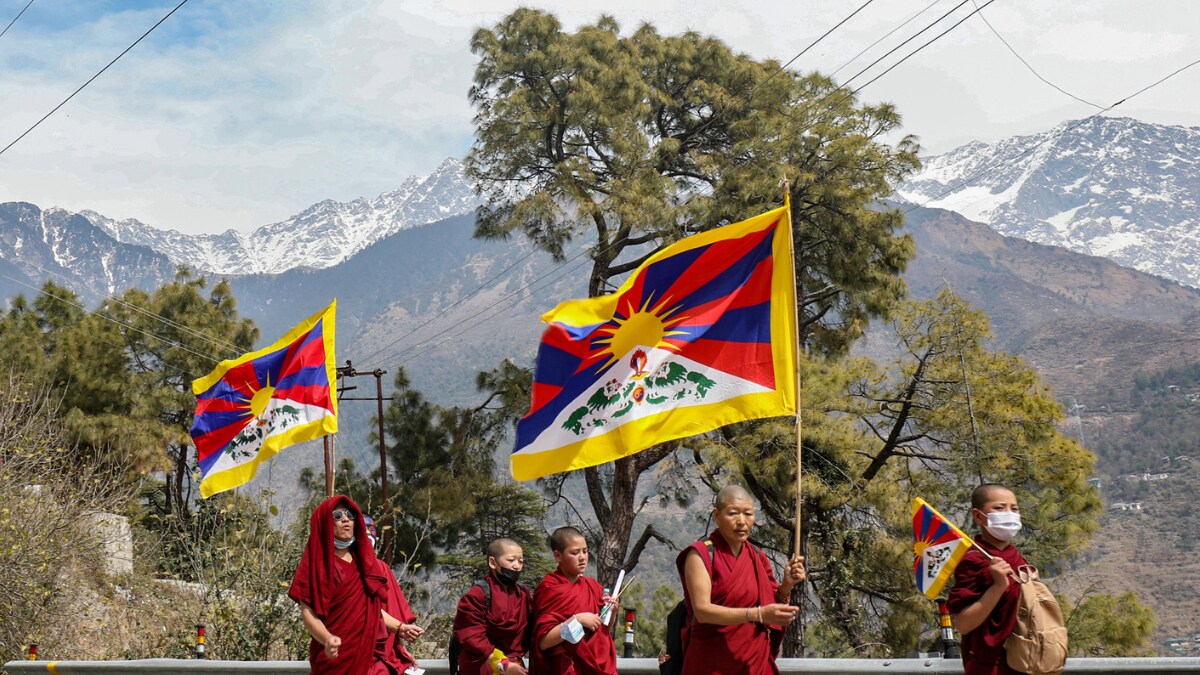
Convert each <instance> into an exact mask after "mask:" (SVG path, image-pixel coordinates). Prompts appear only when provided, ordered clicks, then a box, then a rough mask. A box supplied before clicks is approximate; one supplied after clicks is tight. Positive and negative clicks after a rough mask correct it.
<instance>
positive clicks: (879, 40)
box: [829, 0, 942, 79]
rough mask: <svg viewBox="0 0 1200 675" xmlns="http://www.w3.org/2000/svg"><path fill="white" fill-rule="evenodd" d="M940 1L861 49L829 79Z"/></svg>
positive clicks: (931, 4)
mask: <svg viewBox="0 0 1200 675" xmlns="http://www.w3.org/2000/svg"><path fill="white" fill-rule="evenodd" d="M941 1H942V0H933V2H931V3H929V4H928V5H925V9H922V10H921V11H919V12H917V13H916V14H913V15H912V16H910V17H908V20H906V21H905V22H904V23H902V24H900V25H898V26H896V27H895V28H893V29H891V30H889V31H888V32H886V33H884V34H883V35H882V36H881V37H879V38H878V39H877V40H875V41H874V42H872V43H871V44H869V45H867V46H866V47H863V48H862V50H861V51H860V52H858V53H857V54H855V55H854V56H851V57H850V58H849V60H847V61H846V62H845V63H843V64H842V65H840V66H838V68H837V70H835V71H833V72H832V73H830V74H829V77H830V78H831V79H832V78H833V77H834V76H836V75H837V74H838V73H840V72H842V70H843V69H844V68H845V67H846V66H848V65H850V64H851V63H854V62H855V61H857V60H858V59H859V57H861V56H862V55H863V54H866V53H867V52H869V51H871V49H872V48H874V47H875V45H877V44H879V43H880V42H883V41H884V40H886V39H888V38H890V37H891V36H892V35H894V34H895V33H896V31H898V30H900V29H901V28H904V27H905V26H907V25H908V24H910V23H912V22H913V21H916V20H917V17H919V16H921V15H922V14H924V13H925V12H928V11H929V10H931V9H933V8H934V6H935V5H937V4H938V3H940V2H941Z"/></svg>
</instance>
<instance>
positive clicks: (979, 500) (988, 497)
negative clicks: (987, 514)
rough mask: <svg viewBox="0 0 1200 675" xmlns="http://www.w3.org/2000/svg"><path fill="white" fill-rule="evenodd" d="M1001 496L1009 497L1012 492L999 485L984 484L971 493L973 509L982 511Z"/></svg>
mask: <svg viewBox="0 0 1200 675" xmlns="http://www.w3.org/2000/svg"><path fill="white" fill-rule="evenodd" d="M999 494H1004V495H1005V496H1008V495H1010V494H1012V490H1009V489H1008V488H1006V487H1004V486H1003V485H1001V484H999V483H984V484H983V485H980V486H979V487H977V488H975V489H974V490H972V491H971V508H973V509H980V510H982V509H983V507H984V506H986V505H987V503H988V502H990V501H992V500H993V499H994V498H995V497H996V496H997V495H999Z"/></svg>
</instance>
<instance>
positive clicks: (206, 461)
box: [192, 300, 338, 497]
mask: <svg viewBox="0 0 1200 675" xmlns="http://www.w3.org/2000/svg"><path fill="white" fill-rule="evenodd" d="M336 308H337V301H336V300H334V301H333V302H332V303H330V305H329V306H328V307H326V308H325V309H323V310H321V311H320V312H317V313H316V314H314V315H312V316H310V317H308V318H307V319H305V320H304V322H303V323H301V324H300V325H299V326H296V327H295V328H293V329H292V330H291V331H289V332H288V334H287V335H284V336H283V337H282V338H280V339H279V340H277V341H276V342H275V343H274V344H272V345H271V346H269V347H266V348H263V349H260V350H258V351H256V352H251V353H249V354H246V355H244V356H241V357H238V358H236V359H233V360H229V361H222V362H221V363H220V364H218V365H217V367H216V369H215V370H213V371H212V372H211V373H209V374H208V375H207V376H206V377H202V378H200V379H198V380H195V381H193V382H192V391H193V392H194V393H195V394H196V416H195V421H194V422H193V423H192V440H193V442H195V444H196V455H197V458H198V460H199V462H200V494H201V495H202V496H204V497H211V496H213V495H215V494H217V493H218V492H224V491H225V490H232V489H233V488H235V487H237V486H239V485H241V484H243V483H246V482H248V481H249V480H250V479H251V478H254V474H255V472H256V471H258V465H259V464H262V463H263V462H265V461H267V460H268V459H270V458H271V457H273V456H274V455H275V454H276V453H278V452H279V451H280V450H283V449H284V448H286V447H287V446H289V445H292V444H294V443H299V442H301V441H309V440H312V439H314V438H320V437H321V436H324V435H326V434H332V433H335V432H337V429H338V425H337V397H336V396H334V395H333V393H332V391H331V386H330V383H332V382H335V381H336V372H337V367H336V365H335V363H336V361H335V359H334V354H333V342H334V314H335V311H336Z"/></svg>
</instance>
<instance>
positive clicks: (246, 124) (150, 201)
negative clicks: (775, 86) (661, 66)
mask: <svg viewBox="0 0 1200 675" xmlns="http://www.w3.org/2000/svg"><path fill="white" fill-rule="evenodd" d="M864 1H865V0H849V1H847V0H791V1H788V2H784V1H782V0H759V1H758V2H736V1H734V0H725V1H723V2H722V1H716V0H686V1H682V0H606V2H604V3H586V2H579V1H578V0H571V1H568V0H544V1H542V2H531V3H526V4H527V5H528V6H534V7H539V8H543V9H547V10H550V11H552V12H554V13H556V14H557V15H558V16H559V17H560V19H561V20H562V22H563V24H564V25H565V26H567V27H569V28H572V29H573V28H575V27H577V26H579V25H581V24H584V23H590V22H594V21H595V20H596V18H597V17H598V16H599V13H600V12H601V11H604V12H607V13H609V14H611V15H613V16H615V17H616V18H617V19H618V21H619V22H620V23H621V25H622V26H623V27H624V28H625V29H627V30H632V29H633V28H635V27H636V26H637V25H639V24H640V23H642V22H647V21H648V22H650V23H653V24H654V25H655V26H657V27H658V29H659V31H660V32H662V33H677V32H681V31H685V30H695V31H699V32H702V33H708V34H713V35H716V36H718V37H720V38H722V39H723V40H725V41H726V42H727V43H729V44H730V45H732V46H733V47H734V48H736V49H738V50H741V51H745V52H748V53H750V54H752V55H754V56H756V57H759V58H774V59H777V60H779V61H786V60H788V59H790V58H792V56H794V55H795V54H796V53H797V52H799V51H800V50H801V49H803V48H804V47H805V46H806V45H808V44H809V43H810V42H812V41H813V40H814V39H815V38H816V37H817V36H819V35H820V34H821V33H823V32H825V31H826V30H827V29H828V28H830V27H832V26H833V25H835V24H836V23H837V22H838V21H840V20H842V19H843V18H844V17H846V16H847V15H849V14H850V13H851V12H853V11H854V10H855V9H856V8H858V7H859V6H860V5H862V4H863V2H864ZM28 2H29V0H0V30H3V27H4V26H5V25H7V24H8V22H9V21H10V20H11V19H12V18H13V17H15V16H16V15H17V14H18V12H20V11H21V10H22V8H23V7H25V6H26V4H27V3H28ZM177 2H178V0H171V1H170V2H161V1H159V0H138V1H133V0H128V1H123V2H118V1H115V0H112V1H110V0H36V1H35V2H33V4H32V5H30V6H29V8H28V10H26V11H25V13H24V14H23V15H22V16H21V17H20V19H19V20H17V21H16V23H14V24H13V25H12V26H11V28H9V30H8V32H7V33H6V34H4V35H3V36H2V37H0V147H3V146H5V145H8V144H9V142H11V141H12V140H13V139H15V138H17V137H18V136H19V135H20V134H21V133H22V132H24V131H25V130H26V129H28V128H29V127H30V126H31V125H32V124H33V123H34V122H36V121H37V120H38V119H39V118H40V117H42V116H43V115H45V114H46V113H47V112H48V111H50V110H51V109H52V108H54V106H55V105H57V104H58V103H60V102H61V101H62V100H63V99H64V98H65V97H66V96H67V95H68V94H70V93H71V92H72V91H74V90H75V89H76V88H77V87H79V86H80V85H81V84H83V83H84V82H85V81H86V80H87V79H88V78H89V77H91V76H92V75H94V74H95V73H96V72H97V71H98V70H99V69H100V68H101V67H103V66H104V64H106V63H108V62H109V61H110V60H112V58H113V57H114V56H116V55H117V54H118V53H120V52H121V50H123V49H125V48H126V47H128V46H129V45H130V44H131V43H132V42H133V41H134V40H136V39H137V38H138V36H140V35H141V34H142V33H144V32H145V31H146V30H147V29H148V28H149V27H150V26H152V25H153V24H154V23H155V22H156V21H158V20H159V19H160V18H162V16H163V15H164V14H166V13H167V12H168V11H169V10H170V9H171V8H172V7H174V6H175V4H177ZM975 2H978V3H980V4H982V3H983V2H986V0H969V1H968V2H967V3H966V4H965V5H964V6H962V7H961V8H960V9H958V10H957V11H956V12H955V13H954V14H952V15H951V16H950V18H948V19H946V20H945V21H944V22H943V23H942V24H941V25H939V26H938V27H937V28H935V29H931V30H929V31H927V32H926V33H925V34H924V36H922V37H921V38H918V39H917V40H914V41H913V42H911V43H910V44H909V47H908V48H906V49H904V50H901V51H900V52H898V53H897V55H896V56H893V57H891V58H889V59H887V60H885V62H884V63H883V64H882V65H881V66H880V68H882V67H886V65H887V64H890V63H892V62H893V61H894V60H895V59H896V58H898V56H899V55H900V54H903V53H906V52H907V51H909V50H910V49H911V48H912V47H915V46H916V45H919V44H922V43H924V42H925V41H926V40H927V39H928V38H929V37H932V36H933V35H936V34H937V33H938V32H941V30H942V29H943V28H944V27H948V26H949V25H950V24H951V23H952V22H953V21H955V20H957V19H958V18H961V17H963V16H965V15H966V14H967V13H968V12H969V11H970V10H972V9H974V7H975V5H974V4H973V3H975ZM931 3H932V4H931ZM956 4H958V0H940V1H937V2H934V0H876V1H875V2H872V3H871V4H870V5H869V6H867V7H866V8H865V9H863V10H862V11H861V12H860V13H859V14H858V15H857V16H855V17H854V18H853V19H851V20H850V21H849V22H848V23H847V24H846V25H844V26H843V27H841V28H839V29H838V30H837V31H835V32H834V33H832V34H831V35H830V36H829V37H828V38H826V39H825V40H824V41H823V42H821V43H820V44H819V45H818V46H817V47H816V48H814V49H813V50H812V51H811V52H809V53H808V54H806V55H804V56H803V57H802V58H800V59H799V60H798V61H797V62H796V64H795V66H794V67H795V68H799V69H801V70H806V71H807V70H812V69H817V70H821V71H823V72H827V73H828V72H832V71H835V70H837V69H839V68H842V70H840V71H839V72H838V74H837V77H838V78H839V79H845V78H848V77H850V76H851V75H853V74H854V73H856V72H858V70H859V69H861V68H862V67H863V66H865V65H866V64H868V63H870V62H871V61H872V60H874V59H875V58H876V57H878V56H879V55H881V54H883V53H884V52H886V51H887V50H888V49H890V48H891V47H893V46H895V45H896V44H898V43H899V42H901V41H902V40H904V39H905V38H907V37H909V36H910V35H911V34H913V33H915V32H917V31H918V30H920V29H921V28H923V27H925V26H926V25H927V24H929V23H931V22H932V21H933V20H934V19H935V18H937V17H939V16H941V15H942V14H944V13H946V12H948V11H950V10H951V9H952V8H953V7H954V6H955V5H956ZM517 6H518V5H517V3H512V2H509V1H508V0H504V1H494V2H485V1H483V0H436V1H430V0H422V1H420V2H411V1H409V0H384V1H382V2H367V1H365V0H311V1H310V0H274V1H272V0H236V1H234V0H191V1H190V2H188V3H187V4H186V5H184V6H183V8H182V9H180V10H179V11H178V12H177V13H175V15H174V16H172V17H171V18H170V19H168V20H167V21H166V22H165V23H164V24H163V25H162V26H160V27H159V28H158V29H157V30H156V31H154V32H153V33H151V34H150V36H149V37H147V38H146V39H145V40H144V41H143V42H142V43H141V44H139V45H138V46H137V47H135V48H134V49H133V50H132V51H130V52H129V53H128V54H127V55H126V56H125V57H124V58H122V59H121V60H120V61H118V62H117V64H116V65H114V66H113V67H112V68H111V69H109V70H108V71H107V72H106V73H104V74H103V75H101V76H100V77H99V78H98V79H97V80H95V82H93V83H92V84H91V85H90V86H88V87H87V88H86V89H84V90H83V91H82V92H81V93H80V94H79V95H78V96H76V97H75V98H74V99H73V100H72V101H70V102H69V103H67V104H66V105H65V106H64V107H63V108H62V109H61V110H59V111H58V112H57V113H56V114H55V115H53V116H52V117H50V118H49V119H48V120H47V121H46V122H44V123H43V124H42V125H41V126H40V127H38V128H37V129H36V130H34V131H33V132H32V133H30V134H29V135H28V136H26V137H25V138H24V139H23V140H21V141H20V142H19V143H17V144H16V145H14V146H13V147H12V148H10V149H9V150H8V151H6V152H4V153H3V154H0V201H14V200H21V201H29V202H33V203H35V204H37V205H39V206H42V207H49V206H61V207H64V208H68V209H72V210H82V209H92V210H96V211H99V212H101V213H103V214H105V215H108V216H110V217H114V218H137V219H139V220H142V221H143V222H146V223H149V224H151V225H154V226H157V227H162V228H174V229H178V230H181V231H184V232H191V233H198V232H216V231H222V230H225V229H229V228H235V229H239V230H249V229H252V228H254V227H257V226H261V225H264V224H267V223H271V222H276V221H279V220H283V219H285V218H287V217H288V216H290V215H292V214H294V213H296V212H298V211H300V210H301V209H303V208H305V207H307V206H309V205H310V204H312V203H314V202H317V201H320V200H322V199H336V200H339V201H345V200H350V199H353V198H355V197H360V196H368V197H370V196H374V195H377V194H379V193H381V192H385V191H388V190H392V189H395V188H396V187H397V186H399V184H400V182H401V181H402V180H403V179H404V178H405V177H406V176H408V175H410V174H423V173H428V172H429V171H431V170H432V169H433V168H435V167H436V166H437V165H438V164H439V163H440V162H441V161H442V160H443V159H445V158H446V157H451V156H461V155H462V154H463V153H465V152H466V150H467V149H468V148H469V147H470V144H471V132H472V127H471V110H470V108H469V106H468V104H467V100H466V92H467V89H468V87H469V86H470V81H471V73H472V69H473V67H474V59H473V57H472V55H471V53H470V51H469V50H468V48H467V42H468V39H469V37H470V35H471V33H472V31H473V30H475V29H476V28H478V27H481V26H489V25H491V24H493V23H494V22H495V21H497V20H498V19H499V18H500V17H501V16H503V15H504V14H505V13H507V12H508V11H511V10H512V9H513V8H515V7H517ZM920 12H923V13H921V14H919V16H917V15H918V13H920ZM981 15H982V16H983V17H986V18H987V20H988V21H989V22H990V23H991V26H992V27H993V28H994V29H995V31H996V32H993V31H992V30H991V29H989V27H988V26H987V25H986V24H985V23H984V22H983V21H981V20H980V18H979V15H977V16H975V17H972V18H970V19H968V20H967V21H966V22H965V23H964V24H962V25H961V26H960V27H959V28H958V29H956V30H954V31H953V32H951V33H950V34H948V35H947V36H946V37H944V38H942V39H941V40H939V41H938V42H936V43H935V44H934V45H932V46H931V47H930V48H928V49H926V50H924V51H923V52H921V53H920V54H918V55H916V56H915V57H913V58H911V59H909V60H908V61H906V62H905V63H904V64H902V65H900V66H899V67H898V68H896V69H895V70H893V71H892V72H891V73H889V74H887V75H886V76H884V77H883V78H882V79H880V80H879V81H878V82H876V83H874V84H872V85H870V86H869V87H867V88H866V89H865V90H864V91H863V92H862V96H863V97H864V98H866V99H868V100H872V101H891V102H893V103H895V104H896V105H897V106H898V108H899V110H900V112H901V113H902V115H903V116H904V120H905V130H906V131H907V132H909V133H913V134H916V135H917V136H918V137H919V138H920V139H921V142H922V145H923V147H924V148H925V150H926V151H927V152H940V151H944V150H948V149H950V148H953V147H955V146H957V145H960V144H962V143H965V142H968V141H971V140H975V139H979V140H985V141H988V140H996V139H999V138H1003V137H1006V136H1009V135H1013V134H1019V133H1032V132H1037V131H1042V130H1045V129H1048V128H1050V127H1052V126H1053V125H1055V124H1057V123H1059V122H1061V121H1063V120H1068V119H1077V118H1080V117H1086V116H1087V115H1090V114H1092V113H1093V112H1095V110H1096V109H1095V108H1093V107H1091V106H1090V105H1088V104H1087V103H1082V102H1079V101H1077V100H1074V99H1073V98H1071V97H1068V96H1067V95H1065V94H1063V93H1061V92H1059V91H1056V90H1055V89H1054V88H1052V87H1051V86H1049V85H1047V84H1045V83H1044V82H1042V81H1040V80H1039V79H1038V78H1037V77H1035V75H1034V74H1033V73H1031V72H1030V71H1029V69H1027V67H1026V66H1025V65H1022V63H1021V61H1020V60H1018V58H1017V57H1016V56H1014V55H1013V53H1012V52H1011V51H1009V49H1008V48H1007V47H1005V45H1004V44H1003V43H1002V42H1001V39H1000V38H999V37H997V34H996V33H999V35H1000V36H1002V37H1003V39H1004V40H1007V42H1008V43H1009V44H1010V45H1011V46H1012V48H1013V49H1014V50H1015V51H1016V52H1017V53H1018V54H1019V55H1020V57H1022V58H1023V59H1024V60H1025V61H1026V62H1028V63H1029V65H1030V66H1032V67H1033V68H1034V69H1036V70H1037V72H1038V73H1040V74H1041V75H1042V76H1043V77H1044V78H1046V79H1047V80H1049V81H1051V82H1053V83H1054V84H1056V85H1058V86H1059V87H1061V88H1062V89H1065V90H1066V91H1067V92H1069V93H1070V94H1072V95H1074V96H1077V97H1078V98H1080V99H1084V100H1086V101H1089V102H1091V103H1094V104H1098V105H1100V106H1108V105H1110V104H1112V103H1113V102H1115V101H1117V100H1120V99H1121V98H1124V97H1125V96H1127V95H1129V94H1131V93H1133V92H1135V91H1137V90H1138V89H1141V88H1142V87H1144V86H1146V85H1147V84H1150V83H1152V82H1154V81H1156V80H1158V79H1159V78H1161V77H1163V76H1164V75H1167V74H1168V73H1170V72H1172V71H1174V70H1176V69H1177V68H1179V67H1181V66H1184V65H1186V64H1188V63H1190V62H1192V61H1194V60H1196V59H1200V3H1197V2H1195V1H1194V0H1173V1H1168V0H1144V1H1142V2H1129V0H1072V1H1071V2H1047V1H1046V0H996V1H995V2H993V3H992V4H991V5H989V6H988V7H987V8H985V9H984V10H983V11H982V13H981ZM914 16H916V18H915V19H913V20H912V21H911V22H910V23H908V24H907V26H905V27H904V28H901V29H899V30H897V31H896V32H895V33H894V34H892V36H891V37H888V38H886V39H884V40H883V41H881V42H880V43H879V44H878V45H876V46H875V47H874V48H872V49H870V50H868V51H867V52H866V53H865V54H863V55H862V56H860V57H858V59H857V60H855V61H853V62H851V59H852V58H853V57H855V56H856V55H858V54H859V53H860V52H861V51H862V50H863V49H864V48H866V47H868V46H869V45H871V44H872V43H873V42H875V41H876V40H878V39H879V38H881V37H883V36H884V35H885V34H887V33H888V32H889V31H891V30H893V29H895V28H897V27H898V26H900V25H901V24H902V23H904V22H905V21H908V20H909V19H912V18H913V17H914ZM848 62H850V63H849V65H844V64H847V63H848ZM843 66H844V67H843ZM869 77H871V75H870V74H868V75H866V76H864V77H863V78H862V79H860V80H858V81H857V82H862V81H865V80H866V79H867V78H869ZM857 82H856V84H857ZM1111 114H1114V115H1116V114H1120V115H1125V116H1130V117H1135V118H1138V119H1142V120H1145V121H1149V122H1155V123H1160V124H1185V125H1200V66H1197V67H1196V68H1193V69H1190V70H1188V71H1187V72H1185V73H1183V74H1181V75H1179V76H1177V77H1176V78H1174V79H1172V80H1170V81H1169V82H1167V83H1165V84H1164V85H1162V86H1160V87H1158V88H1156V89H1154V90H1152V91H1150V92H1147V93H1146V94H1143V95H1142V96H1140V97H1138V98H1136V99H1134V100H1132V101H1130V102H1128V103H1126V104H1123V105H1121V106H1120V107H1118V108H1116V109H1115V110H1114V111H1113V112H1112V113H1111Z"/></svg>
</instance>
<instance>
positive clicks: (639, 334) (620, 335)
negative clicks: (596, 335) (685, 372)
mask: <svg viewBox="0 0 1200 675" xmlns="http://www.w3.org/2000/svg"><path fill="white" fill-rule="evenodd" d="M669 301H670V299H669V298H666V299H664V300H663V301H662V302H660V303H658V304H657V305H656V306H654V307H651V306H650V303H651V302H653V297H651V298H647V299H646V302H645V303H644V304H643V305H642V307H641V308H640V309H638V310H636V311H633V309H634V305H633V304H632V303H631V304H630V305H629V307H628V310H627V311H626V314H629V318H628V319H621V318H619V317H613V322H614V323H616V324H617V325H616V326H612V327H605V328H601V329H600V330H599V331H598V332H600V333H607V334H608V335H609V337H607V338H604V339H601V340H597V341H596V342H597V344H601V345H604V347H603V348H602V349H601V350H600V355H608V360H607V361H605V362H604V365H603V366H601V369H602V370H603V369H606V368H608V367H609V366H611V365H612V364H614V363H616V362H617V361H620V360H621V358H622V357H624V356H625V355H626V354H628V353H629V352H630V351H632V350H633V349H634V348H636V347H638V346H644V347H651V348H654V347H661V348H663V349H672V350H675V351H679V348H678V347H677V346H675V345H673V344H671V343H669V342H666V341H665V339H666V338H669V337H671V336H673V335H686V334H687V332H686V331H681V330H671V329H672V328H674V327H675V326H678V325H679V324H680V322H682V321H684V320H685V319H687V317H686V316H678V317H674V318H672V317H671V315H672V314H674V313H675V312H677V311H679V307H671V308H668V307H667V304H668V303H669Z"/></svg>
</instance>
